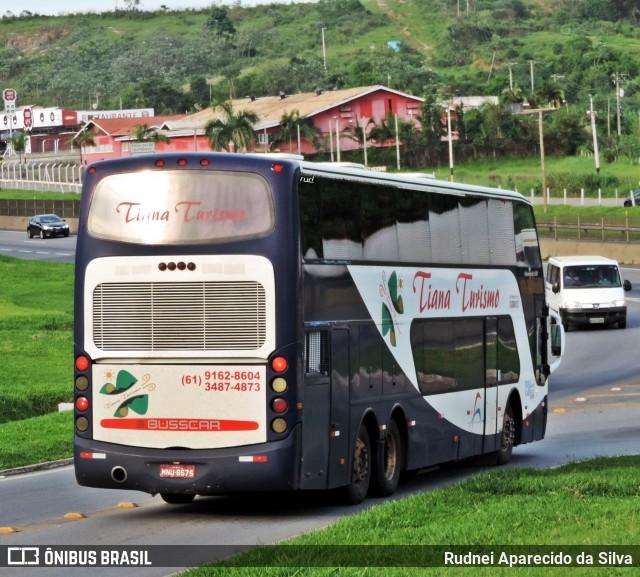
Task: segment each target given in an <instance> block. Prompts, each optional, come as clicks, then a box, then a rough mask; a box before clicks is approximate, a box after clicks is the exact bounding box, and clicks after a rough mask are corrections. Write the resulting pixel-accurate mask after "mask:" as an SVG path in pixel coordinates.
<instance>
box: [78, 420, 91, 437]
mask: <svg viewBox="0 0 640 577" xmlns="http://www.w3.org/2000/svg"><path fill="white" fill-rule="evenodd" d="M88 428H89V419H87V417H78V418H77V419H76V429H78V431H80V432H81V433H84V432H85V431H86V430H87V429H88Z"/></svg>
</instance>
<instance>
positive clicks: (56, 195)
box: [0, 188, 80, 200]
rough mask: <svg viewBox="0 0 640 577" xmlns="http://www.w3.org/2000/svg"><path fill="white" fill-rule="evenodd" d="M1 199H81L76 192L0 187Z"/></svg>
mask: <svg viewBox="0 0 640 577" xmlns="http://www.w3.org/2000/svg"><path fill="white" fill-rule="evenodd" d="M0 199H9V200H15V199H17V200H80V195H79V194H77V193H75V192H40V191H36V190H18V189H15V188H2V189H0Z"/></svg>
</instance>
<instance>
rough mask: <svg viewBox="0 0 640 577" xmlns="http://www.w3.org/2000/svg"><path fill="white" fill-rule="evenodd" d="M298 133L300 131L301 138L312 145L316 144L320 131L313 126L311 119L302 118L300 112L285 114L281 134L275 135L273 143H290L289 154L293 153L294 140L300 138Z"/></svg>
mask: <svg viewBox="0 0 640 577" xmlns="http://www.w3.org/2000/svg"><path fill="white" fill-rule="evenodd" d="M298 131H300V137H301V138H305V139H306V140H308V141H310V142H312V143H313V142H315V139H316V137H317V136H318V134H319V129H318V128H317V127H316V126H315V125H314V124H313V122H312V121H311V119H310V118H307V117H302V116H300V112H299V111H298V110H293V111H292V112H285V113H284V114H283V115H282V118H281V119H280V132H278V133H276V134H275V135H274V138H273V143H274V144H279V143H281V142H289V153H291V152H292V144H291V143H292V141H293V139H294V138H297V137H298ZM298 152H300V151H298Z"/></svg>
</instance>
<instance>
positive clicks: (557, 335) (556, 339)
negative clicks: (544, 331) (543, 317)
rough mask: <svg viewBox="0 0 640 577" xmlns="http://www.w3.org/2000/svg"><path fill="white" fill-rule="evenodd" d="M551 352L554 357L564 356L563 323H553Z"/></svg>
mask: <svg viewBox="0 0 640 577" xmlns="http://www.w3.org/2000/svg"><path fill="white" fill-rule="evenodd" d="M551 354H552V355H553V356H554V357H560V356H562V325H556V324H552V325H551Z"/></svg>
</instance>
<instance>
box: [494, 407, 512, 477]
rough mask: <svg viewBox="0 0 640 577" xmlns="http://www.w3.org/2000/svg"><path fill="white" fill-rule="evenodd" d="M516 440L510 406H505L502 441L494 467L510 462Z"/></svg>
mask: <svg viewBox="0 0 640 577" xmlns="http://www.w3.org/2000/svg"><path fill="white" fill-rule="evenodd" d="M515 440H516V421H515V419H514V418H513V409H512V408H511V404H508V405H507V410H506V411H505V412H504V421H503V423H502V441H501V443H500V448H499V449H498V450H497V452H496V465H506V464H507V463H508V462H509V461H510V460H511V453H512V452H513V446H514V444H515Z"/></svg>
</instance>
